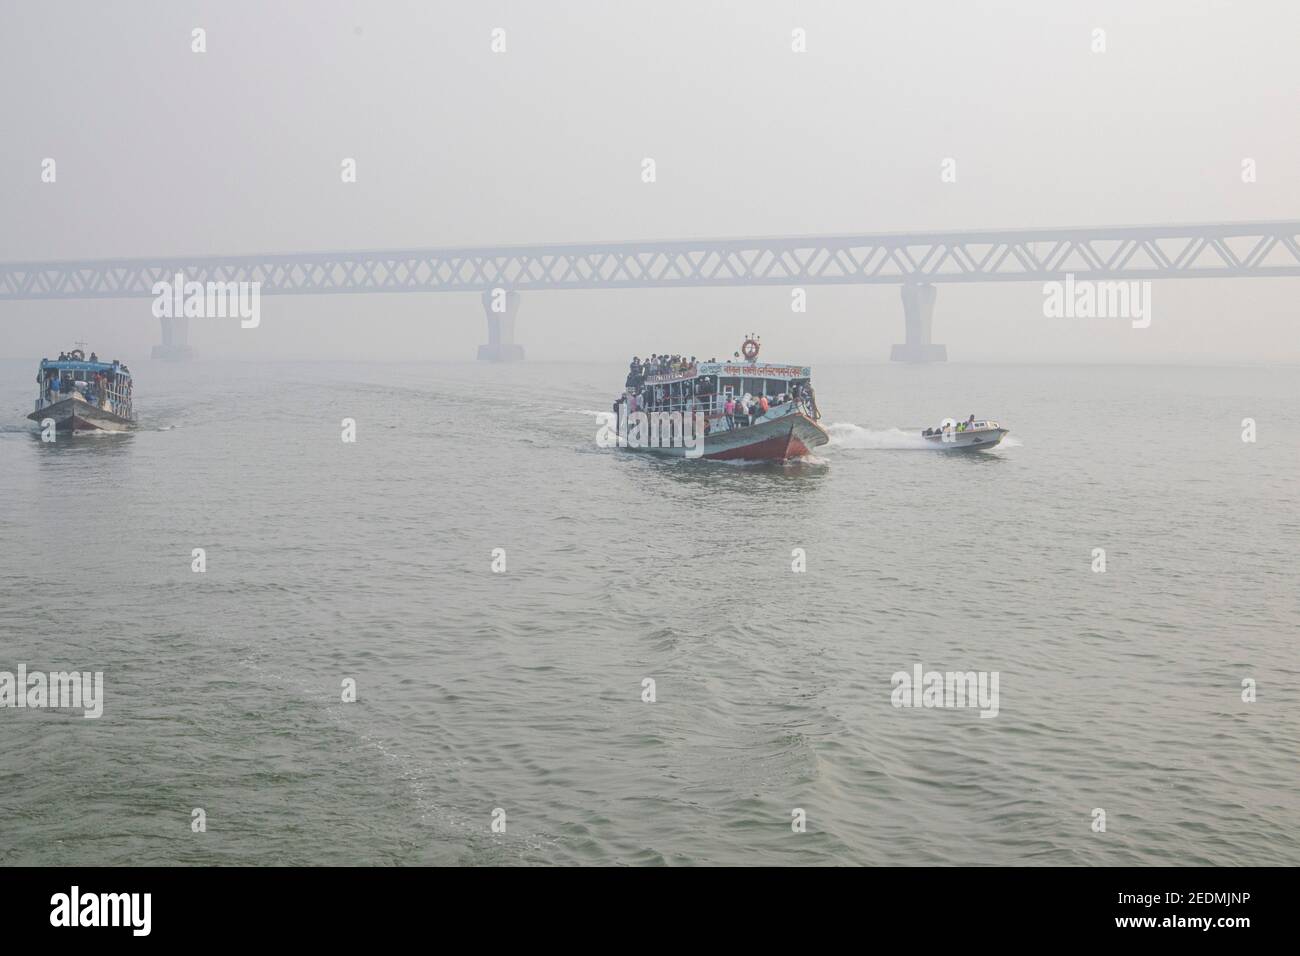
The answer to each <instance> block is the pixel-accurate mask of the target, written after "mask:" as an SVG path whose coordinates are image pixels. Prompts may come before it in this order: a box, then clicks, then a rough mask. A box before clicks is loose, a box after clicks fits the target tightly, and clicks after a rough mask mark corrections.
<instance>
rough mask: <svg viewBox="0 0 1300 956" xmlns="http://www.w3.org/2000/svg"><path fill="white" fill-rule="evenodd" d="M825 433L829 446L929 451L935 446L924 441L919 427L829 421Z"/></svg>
mask: <svg viewBox="0 0 1300 956" xmlns="http://www.w3.org/2000/svg"><path fill="white" fill-rule="evenodd" d="M825 428H826V434H828V435H830V436H831V440H830V447H831V448H867V449H873V450H885V451H893V450H905V449H917V450H922V451H930V450H933V449H935V448H936V447H937V446H936V445H934V444H933V443H932V442H928V441H926V440H925V439H924V438H922V437H921V435H920V434H919V432H920V429H917V430H916V431H912V432H905V431H903V430H902V429H899V428H880V429H874V428H863V427H862V426H861V425H854V424H853V423H852V422H831V424H829V425H826V426H825Z"/></svg>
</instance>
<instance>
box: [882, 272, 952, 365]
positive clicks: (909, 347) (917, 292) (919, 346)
mask: <svg viewBox="0 0 1300 956" xmlns="http://www.w3.org/2000/svg"><path fill="white" fill-rule="evenodd" d="M935 293H936V290H935V288H934V286H932V285H916V284H904V286H903V323H904V333H905V336H906V338H905V340H904V342H903V344H902V345H895V346H894V348H893V350H892V351H891V352H890V353H889V360H890V361H891V362H946V361H948V347H947V346H946V345H935V344H934V343H933V342H931V341H930V331H931V329H930V326H931V324H932V323H933V321H934V298H935Z"/></svg>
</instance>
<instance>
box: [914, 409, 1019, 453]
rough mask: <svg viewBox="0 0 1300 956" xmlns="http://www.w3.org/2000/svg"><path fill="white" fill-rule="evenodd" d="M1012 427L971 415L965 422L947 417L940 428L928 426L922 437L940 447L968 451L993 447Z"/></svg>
mask: <svg viewBox="0 0 1300 956" xmlns="http://www.w3.org/2000/svg"><path fill="white" fill-rule="evenodd" d="M1010 430H1011V429H1009V428H1003V427H1002V426H1001V425H999V424H998V423H997V422H995V421H982V422H977V421H975V416H973V415H972V416H971V417H970V418H969V419H968V420H966V421H964V422H954V421H953V420H952V419H951V418H946V419H944V420H943V423H942V424H940V426H939V427H938V428H927V429H925V430H924V431H923V432H921V437H922V438H924V439H925V440H926V441H928V442H933V443H934V444H935V445H938V446H939V447H940V448H944V449H948V450H951V451H968V450H970V449H983V448H992V447H993V446H994V445H996V444H997V443H998V442H1000V441H1002V439H1003V437H1004V436H1005V435H1006V434H1007V432H1009V431H1010Z"/></svg>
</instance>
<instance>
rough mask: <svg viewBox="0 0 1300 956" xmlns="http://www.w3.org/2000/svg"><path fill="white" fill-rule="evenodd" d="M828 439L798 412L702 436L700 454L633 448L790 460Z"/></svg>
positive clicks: (673, 454) (722, 458) (666, 453)
mask: <svg viewBox="0 0 1300 956" xmlns="http://www.w3.org/2000/svg"><path fill="white" fill-rule="evenodd" d="M828 441H830V436H829V435H827V434H826V430H825V429H824V428H822V427H821V426H820V425H818V424H817V423H816V422H815V421H813V419H811V418H809V417H808V416H807V415H804V414H803V413H801V412H796V413H794V414H790V415H783V416H781V417H780V418H774V419H770V420H768V421H762V422H758V423H757V424H755V425H748V426H746V427H743V428H733V429H731V430H729V431H719V432H711V433H710V434H708V435H705V436H704V448H703V452H702V453H700V454H694V453H693V452H694V451H695V450H693V449H689V448H636V449H633V450H635V451H644V452H649V453H651V454H655V455H660V456H662V457H665V458H707V459H709V460H711V461H778V462H779V461H789V460H790V459H792V458H802V457H803V456H805V455H808V454H810V453H811V452H812V450H813V449H814V448H818V447H820V446H822V445H825V444H826V443H827V442H828Z"/></svg>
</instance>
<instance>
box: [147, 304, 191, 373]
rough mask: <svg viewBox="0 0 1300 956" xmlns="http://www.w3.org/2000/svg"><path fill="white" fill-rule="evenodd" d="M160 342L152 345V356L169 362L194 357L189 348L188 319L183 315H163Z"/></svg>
mask: <svg viewBox="0 0 1300 956" xmlns="http://www.w3.org/2000/svg"><path fill="white" fill-rule="evenodd" d="M160 321H161V322H162V344H161V345H155V346H154V347H153V352H152V357H153V358H156V359H164V360H166V361H169V362H182V361H185V360H186V359H190V358H193V357H194V350H193V349H191V348H190V344H189V343H190V320H189V319H188V318H186V317H185V316H182V315H178V316H163V317H161V319H160Z"/></svg>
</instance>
